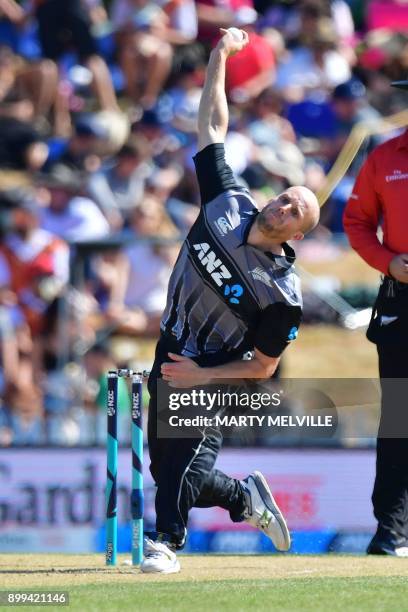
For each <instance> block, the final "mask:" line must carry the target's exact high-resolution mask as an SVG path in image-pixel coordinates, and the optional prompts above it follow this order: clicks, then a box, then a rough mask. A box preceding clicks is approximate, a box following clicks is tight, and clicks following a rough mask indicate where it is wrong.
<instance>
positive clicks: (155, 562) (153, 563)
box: [140, 538, 180, 574]
mask: <svg viewBox="0 0 408 612" xmlns="http://www.w3.org/2000/svg"><path fill="white" fill-rule="evenodd" d="M140 570H141V571H142V572H144V573H145V574H154V573H157V574H175V573H176V572H179V571H180V563H179V562H178V560H177V557H176V553H175V552H174V551H173V550H171V548H169V546H168V545H167V544H165V543H164V542H153V540H150V539H149V538H146V539H145V551H144V559H143V561H142V564H141V566H140Z"/></svg>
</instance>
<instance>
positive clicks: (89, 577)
mask: <svg viewBox="0 0 408 612" xmlns="http://www.w3.org/2000/svg"><path fill="white" fill-rule="evenodd" d="M180 559H181V563H182V571H181V572H180V574H173V575H168V576H160V575H154V576H149V575H144V574H140V572H139V571H138V570H137V569H133V568H131V567H128V566H125V565H123V558H120V561H119V564H118V566H117V567H116V568H105V566H104V562H103V558H102V557H101V556H100V555H99V556H97V555H92V556H91V555H86V556H85V555H76V556H74V555H2V557H1V559H0V589H1V590H18V589H26V590H36V589H41V590H54V591H55V590H64V591H68V592H69V597H70V604H69V606H68V608H65V609H69V610H81V611H88V610H95V611H97V610H98V611H99V610H109V611H112V612H113V611H116V610H118V611H120V612H125V611H127V610H144V611H146V612H150V611H151V610H152V611H155V610H166V611H174V612H179V611H180V612H184V611H187V610H188V611H190V610H191V611H192V610H206V611H208V610H216V611H224V610H225V611H230V610H231V611H234V612H237V611H240V610H251V611H257V610H272V609H278V608H279V610H287V611H291V612H294V611H297V610H299V611H300V610H306V611H309V610H310V611H313V612H315V611H316V612H319V611H325V612H327V611H337V610H338V611H340V610H342V611H349V610H351V611H356V612H364V611H366V610H367V611H368V610H369V611H370V612H376V611H380V610H384V611H387V612H388V611H391V610H392V611H398V612H400V611H404V610H408V600H407V596H406V593H407V585H408V559H396V558H389V557H364V556H358V557H357V556H346V555H345V556H341V555H328V556H319V557H317V556H291V555H284V556H283V555H282V556H281V555H272V556H266V555H265V556H244V555H243V556H223V555H217V556H211V555H205V556H203V555H201V556H187V555H183V556H181V557H180ZM47 607H48V608H49V609H50V608H51V609H53V610H54V609H57V608H56V607H54V606H52V607H51V606H47ZM23 609H24V610H35V609H38V607H34V606H24V608H23ZM60 609H64V607H62V608H60Z"/></svg>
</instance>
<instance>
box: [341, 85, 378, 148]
mask: <svg viewBox="0 0 408 612" xmlns="http://www.w3.org/2000/svg"><path fill="white" fill-rule="evenodd" d="M331 105H332V108H333V110H334V114H335V118H336V131H337V135H338V137H343V138H345V137H347V136H348V135H349V134H350V131H351V130H352V128H353V127H354V125H355V124H356V123H359V122H361V121H367V122H368V121H373V120H375V119H379V118H380V113H379V112H378V111H377V110H375V108H373V107H372V106H370V104H369V103H368V101H367V92H366V88H365V87H364V85H363V83H362V82H361V81H359V80H358V79H357V78H355V77H352V78H351V79H348V80H347V81H345V82H344V83H340V84H339V85H337V86H336V87H335V88H334V90H333V93H332V95H331Z"/></svg>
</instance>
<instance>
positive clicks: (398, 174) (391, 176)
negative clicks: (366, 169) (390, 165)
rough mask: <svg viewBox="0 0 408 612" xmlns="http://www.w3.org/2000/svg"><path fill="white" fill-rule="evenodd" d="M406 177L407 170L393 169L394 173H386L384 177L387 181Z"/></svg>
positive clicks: (400, 179) (403, 179)
mask: <svg viewBox="0 0 408 612" xmlns="http://www.w3.org/2000/svg"><path fill="white" fill-rule="evenodd" d="M406 179H408V172H402V171H401V170H394V174H388V175H386V177H385V180H386V182H387V183H391V182H392V181H405V180H406Z"/></svg>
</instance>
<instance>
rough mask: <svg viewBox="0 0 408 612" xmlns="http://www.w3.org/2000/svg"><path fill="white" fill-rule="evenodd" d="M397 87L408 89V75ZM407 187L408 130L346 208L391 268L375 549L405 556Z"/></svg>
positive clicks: (369, 168)
mask: <svg viewBox="0 0 408 612" xmlns="http://www.w3.org/2000/svg"><path fill="white" fill-rule="evenodd" d="M392 86H393V87H399V88H401V89H408V80H407V81H397V82H394V83H392ZM407 194H408V130H406V131H405V132H404V133H403V134H402V135H401V136H398V137H397V138H393V139H391V140H389V141H387V142H385V143H383V144H381V145H380V146H379V147H377V148H376V149H375V150H374V151H373V152H372V153H371V154H370V155H369V156H368V158H367V160H366V162H365V163H364V165H363V167H362V168H361V171H360V173H359V175H358V177H357V180H356V183H355V186H354V189H353V193H352V194H351V196H350V199H349V201H348V203H347V206H346V209H345V213H344V228H345V231H346V232H347V234H348V237H349V239H350V243H351V245H352V247H353V248H354V249H355V250H356V251H357V253H358V254H359V255H360V256H361V257H362V258H363V259H364V260H365V261H366V262H367V263H368V264H369V265H370V266H372V267H373V268H376V269H377V270H379V271H380V272H382V274H383V275H384V276H383V280H382V284H381V286H380V290H379V293H378V297H377V300H376V303H375V305H374V308H373V315H372V318H371V322H370V325H369V328H368V331H367V338H368V339H369V340H370V341H371V342H374V343H375V344H376V345H377V351H378V359H379V374H380V379H381V391H382V401H381V420H380V427H379V433H378V439H377V463H376V478H375V484H374V490H373V495H372V502H373V507H374V515H375V518H376V519H377V521H378V528H377V531H376V533H375V535H374V537H373V538H372V540H371V542H370V544H369V546H368V548H367V553H368V554H371V555H395V556H399V557H403V556H408V427H407V423H408V407H407V401H408V400H407V397H408V393H407V392H406V389H405V387H407V386H408V350H407V346H408V231H407V228H408V205H407ZM379 225H382V231H383V239H382V242H380V241H379V239H378V237H377V230H378V227H379ZM391 379H392V380H391Z"/></svg>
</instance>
